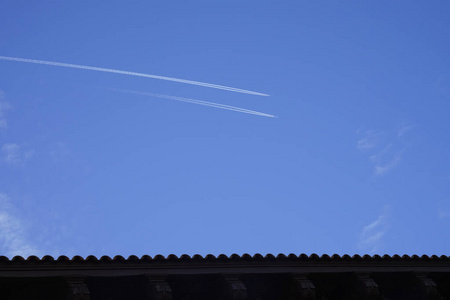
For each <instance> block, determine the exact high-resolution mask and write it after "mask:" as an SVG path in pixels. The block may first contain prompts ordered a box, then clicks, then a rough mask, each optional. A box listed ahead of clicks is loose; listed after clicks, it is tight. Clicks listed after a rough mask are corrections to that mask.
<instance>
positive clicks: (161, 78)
mask: <svg viewBox="0 0 450 300" xmlns="http://www.w3.org/2000/svg"><path fill="white" fill-rule="evenodd" d="M0 60H6V61H17V62H24V63H31V64H39V65H49V66H54V67H64V68H72V69H83V70H89V71H97V72H106V73H115V74H122V75H130V76H137V77H145V78H153V79H160V80H166V81H173V82H179V83H185V84H191V85H197V86H203V87H208V88H213V89H219V90H225V91H230V92H236V93H243V94H250V95H256V96H269V95H268V94H263V93H259V92H254V91H249V90H244V89H238V88H234V87H229V86H224V85H218V84H213V83H207V82H201V81H193V80H187V79H180V78H173V77H166V76H159V75H152V74H145V73H137V72H130V71H122V70H116V69H108V68H99V67H91V66H85V65H75V64H68V63H61V62H54V61H46V60H37V59H28V58H20V57H10V56H0Z"/></svg>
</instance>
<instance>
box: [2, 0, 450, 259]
mask: <svg viewBox="0 0 450 300" xmlns="http://www.w3.org/2000/svg"><path fill="white" fill-rule="evenodd" d="M449 13H450V3H449V2H448V1H428V2H425V1H395V2H393V1H371V2H369V1H325V2H318V1H285V2H282V3H278V2H274V1H226V2H220V3H219V2H216V1H132V2H131V3H130V2H128V1H72V2H70V3H69V1H63V2H61V3H55V1H38V2H36V1H7V0H4V1H1V2H0V56H4V57H15V58H27V59H36V60H44V61H51V62H63V63H70V64H78V65H85V66H92V67H101V68H109V69H118V70H125V71H131V72H139V73H146V74H154V75H160V76H167V77H175V78H181V79H187V80H194V81H200V82H207V83H212V84H219V85H225V86H230V87H235V88H241V89H246V90H252V91H257V92H261V93H265V94H269V95H270V97H263V96H257V95H250V94H243V93H237V92H232V91H225V90H218V89H212V88H208V87H203V86H195V85H188V84H183V83H176V82H170V81H164V80H157V79H151V78H142V77H136V76H130V75H123V74H112V73H106V72H100V71H92V70H82V69H74V68H61V67H56V66H51V65H41V64H33V63H24V62H19V61H8V60H5V59H0V255H6V256H14V255H24V256H28V255H32V254H34V255H38V256H42V255H45V254H50V255H54V256H58V255H67V256H72V255H82V256H87V255H90V254H94V255H97V256H101V255H116V254H120V255H124V256H128V255H131V254H134V255H138V256H139V255H143V254H149V255H156V254H163V255H168V254H170V253H174V254H177V255H180V254H183V253H187V254H190V255H193V254H196V253H199V254H202V255H204V254H207V253H212V254H216V255H217V254H220V253H225V254H232V253H238V254H243V253H246V252H247V253H250V254H253V253H262V254H265V253H269V252H270V253H275V254H276V253H279V252H283V253H297V254H299V253H307V254H310V253H318V254H322V253H327V254H333V253H338V254H354V253H359V254H365V253H369V254H375V253H376V254H384V253H388V254H404V253H406V254H438V255H440V254H448V251H449V249H450V239H449V238H448V237H449V232H448V228H450V160H449V159H448V156H449V153H450V121H449V119H450V118H449V117H448V116H449V114H450V55H449V53H450V39H449V37H450V21H449V20H450V19H449V18H448V15H449ZM116 89H119V90H129V91H136V92H143V93H151V94H163V95H168V96H170V97H183V98H189V99H196V100H203V101H209V102H214V103H220V104H223V105H231V106H235V107H239V108H245V109H249V110H253V111H258V112H263V113H267V114H270V115H275V116H277V118H270V117H265V116H260V115H254V114H248V113H242V112H237V111H230V110H224V109H220V108H215V107H207V106H204V105H198V104H193V103H185V102H180V101H173V100H170V99H162V98H157V97H152V96H148V95H147V96H145V95H139V94H132V93H124V92H120V91H118V90H116Z"/></svg>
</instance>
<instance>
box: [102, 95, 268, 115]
mask: <svg viewBox="0 0 450 300" xmlns="http://www.w3.org/2000/svg"><path fill="white" fill-rule="evenodd" d="M110 90H112V91H116V92H121V93H128V94H134V95H142V96H148V97H156V98H162V99H168V100H175V101H182V102H188V103H193V104H199V105H205V106H210V107H215V108H220V109H226V110H231V111H237V112H241V113H245V114H251V115H257V116H262V117H269V118H275V117H276V116H274V115H269V114H266V113H262V112H259V111H254V110H249V109H245V108H240V107H236V106H231V105H225V104H220V103H214V102H208V101H203V100H197V99H190V98H184V97H177V96H170V95H162V94H153V93H146V92H138V91H132V90H122V89H113V88H112V89H110Z"/></svg>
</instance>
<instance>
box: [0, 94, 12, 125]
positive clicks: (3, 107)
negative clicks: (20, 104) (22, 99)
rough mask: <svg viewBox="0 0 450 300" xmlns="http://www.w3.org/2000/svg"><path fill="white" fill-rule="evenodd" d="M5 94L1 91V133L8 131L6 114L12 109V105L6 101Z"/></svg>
mask: <svg viewBox="0 0 450 300" xmlns="http://www.w3.org/2000/svg"><path fill="white" fill-rule="evenodd" d="M4 99H5V93H4V92H3V91H2V90H0V131H2V130H6V128H7V127H8V123H7V122H6V118H5V112H6V111H7V110H8V109H9V108H10V105H9V103H8V102H6V101H5V100H4Z"/></svg>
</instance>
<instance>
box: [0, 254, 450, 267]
mask: <svg viewBox="0 0 450 300" xmlns="http://www.w3.org/2000/svg"><path fill="white" fill-rule="evenodd" d="M151 262H154V263H165V262H167V263H175V262H177V263H183V262H194V263H200V262H205V263H222V262H227V263H232V262H323V263H326V262H342V263H344V262H354V263H358V262H450V256H445V255H441V256H437V255H432V256H428V255H422V256H418V255H412V256H409V255H402V256H400V255H393V256H390V255H383V256H380V255H373V256H370V255H363V256H360V255H357V254H356V255H353V256H350V255H347V254H346V255H342V256H340V255H338V254H334V255H332V256H329V255H327V254H324V255H322V256H319V255H317V254H311V255H309V256H308V255H306V254H300V255H296V254H292V253H291V254H288V255H285V254H278V255H277V256H274V255H273V254H267V255H265V256H263V255H261V254H258V253H257V254H255V255H253V256H252V255H250V254H243V255H238V254H232V255H230V256H227V255H225V254H220V255H218V256H214V255H212V254H208V255H206V256H204V257H203V256H201V255H199V254H196V255H193V256H189V255H187V254H183V255H181V256H179V257H178V256H176V255H174V254H170V255H168V256H167V257H164V256H163V255H156V256H153V257H152V256H149V255H143V256H141V257H137V256H135V255H131V256H129V257H128V258H125V257H123V256H121V255H117V256H114V257H113V258H111V257H109V256H106V255H105V256H101V257H100V258H97V257H95V256H93V255H89V256H87V257H86V258H83V257H81V256H78V255H76V256H73V257H72V258H69V257H67V256H64V255H62V256H59V257H58V258H54V257H52V256H50V255H45V256H43V257H42V258H39V257H37V256H34V255H33V256H29V257H28V258H24V257H22V256H14V257H13V258H11V259H9V258H8V257H6V256H0V265H1V264H8V263H151Z"/></svg>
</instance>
